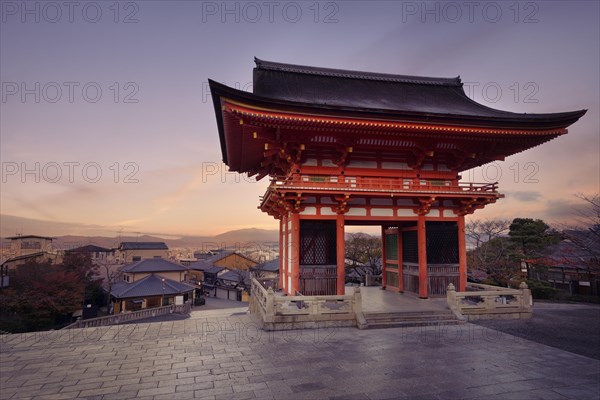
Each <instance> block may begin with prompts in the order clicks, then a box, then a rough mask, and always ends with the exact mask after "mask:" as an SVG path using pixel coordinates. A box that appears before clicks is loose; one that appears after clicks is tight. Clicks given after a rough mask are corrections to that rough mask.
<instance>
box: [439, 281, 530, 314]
mask: <svg viewBox="0 0 600 400" xmlns="http://www.w3.org/2000/svg"><path fill="white" fill-rule="evenodd" d="M446 297H447V301H448V307H450V309H451V310H452V311H453V312H454V313H455V314H457V316H459V317H461V318H463V319H467V320H475V319H491V318H498V317H504V318H515V319H516V318H523V319H526V318H531V307H532V305H533V302H532V298H531V291H530V290H529V288H528V287H527V284H526V283H525V282H523V283H521V285H520V286H519V289H509V288H501V287H498V286H490V285H481V284H477V283H469V284H467V291H466V292H457V291H456V287H455V286H454V285H453V284H450V285H448V289H447V291H446Z"/></svg>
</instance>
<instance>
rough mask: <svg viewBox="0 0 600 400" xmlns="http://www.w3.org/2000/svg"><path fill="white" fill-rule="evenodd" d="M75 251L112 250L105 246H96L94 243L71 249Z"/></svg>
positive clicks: (103, 251) (104, 251)
mask: <svg viewBox="0 0 600 400" xmlns="http://www.w3.org/2000/svg"><path fill="white" fill-rule="evenodd" d="M69 251H70V252H73V253H92V252H96V251H97V252H100V253H110V252H111V251H112V250H111V249H107V248H105V247H100V246H96V245H93V244H88V245H86V246H81V247H76V248H74V249H71V250H69Z"/></svg>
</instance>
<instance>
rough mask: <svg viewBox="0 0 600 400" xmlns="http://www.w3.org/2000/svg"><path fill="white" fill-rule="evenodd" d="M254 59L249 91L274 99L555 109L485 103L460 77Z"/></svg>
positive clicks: (502, 114)
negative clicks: (469, 92)
mask: <svg viewBox="0 0 600 400" xmlns="http://www.w3.org/2000/svg"><path fill="white" fill-rule="evenodd" d="M255 62H256V68H254V82H253V91H254V94H256V95H259V96H261V97H267V98H271V99H276V100H283V101H291V102H298V103H309V104H313V105H323V106H328V107H346V108H355V109H364V110H367V109H370V110H381V111H394V112H398V111H400V112H416V113H427V114H438V115H460V116H472V117H494V118H520V119H523V120H537V119H546V118H549V117H551V116H558V115H559V114H521V113H514V112H509V111H502V110H497V109H494V108H490V107H486V106H484V105H482V104H479V103H476V102H475V101H473V100H471V99H470V98H469V97H468V96H467V95H466V93H465V91H464V90H463V84H462V82H461V80H460V77H456V78H433V77H421V76H407V75H392V74H381V73H374V72H362V71H349V70H342V69H331V68H319V67H309V66H303V65H292V64H283V63H274V62H269V61H263V60H259V59H255ZM561 114H571V113H561ZM575 114H577V115H579V112H575V113H573V115H572V116H573V117H575ZM579 116H580V115H579ZM579 116H577V118H579ZM573 122H574V121H573Z"/></svg>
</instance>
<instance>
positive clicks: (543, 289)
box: [527, 279, 559, 300]
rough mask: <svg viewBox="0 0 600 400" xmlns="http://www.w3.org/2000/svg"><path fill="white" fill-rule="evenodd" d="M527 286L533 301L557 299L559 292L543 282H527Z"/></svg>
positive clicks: (530, 280)
mask: <svg viewBox="0 0 600 400" xmlns="http://www.w3.org/2000/svg"><path fill="white" fill-rule="evenodd" d="M527 286H529V289H531V296H532V297H533V298H534V299H543V300H553V299H557V298H558V294H559V291H558V289H556V288H553V287H552V286H550V285H548V284H547V283H546V282H543V281H536V280H532V279H529V280H527Z"/></svg>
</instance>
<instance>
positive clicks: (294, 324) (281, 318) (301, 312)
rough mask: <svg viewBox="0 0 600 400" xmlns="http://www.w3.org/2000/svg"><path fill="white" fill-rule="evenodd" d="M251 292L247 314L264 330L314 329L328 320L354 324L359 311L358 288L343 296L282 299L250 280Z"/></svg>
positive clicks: (271, 290)
mask: <svg viewBox="0 0 600 400" xmlns="http://www.w3.org/2000/svg"><path fill="white" fill-rule="evenodd" d="M347 289H348V288H347ZM250 293H251V296H250V313H252V314H255V315H257V316H258V317H259V319H260V322H261V325H262V327H263V328H264V329H267V330H276V329H292V328H303V327H313V326H314V324H315V323H325V322H330V321H337V322H341V321H346V322H348V325H355V324H356V313H357V312H361V311H362V301H361V297H360V296H361V295H360V288H354V293H352V294H347V295H343V296H302V295H300V296H283V295H278V294H276V293H275V292H274V291H273V289H271V288H269V289H265V288H264V287H262V285H261V284H260V282H258V281H257V280H256V279H254V278H252V287H251V291H250Z"/></svg>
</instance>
